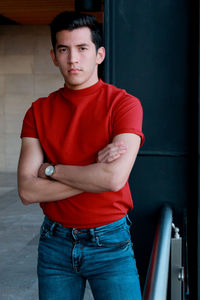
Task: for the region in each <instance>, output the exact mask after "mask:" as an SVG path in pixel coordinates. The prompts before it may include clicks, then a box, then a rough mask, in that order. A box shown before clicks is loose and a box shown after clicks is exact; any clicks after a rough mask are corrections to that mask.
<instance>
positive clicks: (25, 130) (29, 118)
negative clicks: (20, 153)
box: [21, 107, 38, 138]
mask: <svg viewBox="0 0 200 300" xmlns="http://www.w3.org/2000/svg"><path fill="white" fill-rule="evenodd" d="M23 137H33V138H38V134H37V129H36V126H35V120H34V115H33V108H32V107H30V108H29V110H28V111H27V112H26V114H25V117H24V121H23V125H22V131H21V138H23Z"/></svg>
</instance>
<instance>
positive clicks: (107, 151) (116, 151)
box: [97, 142, 127, 163]
mask: <svg viewBox="0 0 200 300" xmlns="http://www.w3.org/2000/svg"><path fill="white" fill-rule="evenodd" d="M126 150H127V146H126V145H125V144H124V143H123V142H115V143H111V144H108V145H107V146H106V147H105V148H103V149H102V150H100V151H99V152H98V155H97V162H98V163H110V162H112V161H114V160H116V159H118V158H119V157H120V156H121V155H123V154H124V153H125V152H126Z"/></svg>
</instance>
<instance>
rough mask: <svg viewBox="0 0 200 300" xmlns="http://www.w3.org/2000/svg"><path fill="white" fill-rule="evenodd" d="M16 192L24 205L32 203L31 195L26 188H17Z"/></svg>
mask: <svg viewBox="0 0 200 300" xmlns="http://www.w3.org/2000/svg"><path fill="white" fill-rule="evenodd" d="M18 194H19V197H20V199H21V202H22V203H23V204H24V205H29V204H31V203H33V201H31V197H30V195H29V193H28V192H27V191H26V190H24V189H23V188H18Z"/></svg>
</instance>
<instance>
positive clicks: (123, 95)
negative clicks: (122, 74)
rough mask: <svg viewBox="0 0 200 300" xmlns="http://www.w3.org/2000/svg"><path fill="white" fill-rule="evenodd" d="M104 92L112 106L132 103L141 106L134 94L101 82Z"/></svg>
mask: <svg viewBox="0 0 200 300" xmlns="http://www.w3.org/2000/svg"><path fill="white" fill-rule="evenodd" d="M102 87H103V89H104V93H105V94H106V96H107V97H108V98H109V100H110V102H111V103H112V104H113V105H114V106H116V105H117V106H118V105H123V104H124V105H132V106H138V107H142V105H141V101H140V100H139V99H138V98H137V97H136V96H134V95H132V94H130V93H128V92H127V91H126V90H125V89H121V88H118V87H116V86H115V85H112V84H109V83H105V82H103V83H102Z"/></svg>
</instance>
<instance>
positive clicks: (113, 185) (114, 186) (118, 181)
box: [110, 175, 126, 192]
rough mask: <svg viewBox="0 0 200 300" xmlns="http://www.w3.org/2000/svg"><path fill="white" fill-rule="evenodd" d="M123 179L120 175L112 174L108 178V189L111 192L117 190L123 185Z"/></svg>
mask: <svg viewBox="0 0 200 300" xmlns="http://www.w3.org/2000/svg"><path fill="white" fill-rule="evenodd" d="M125 183H126V182H125V181H124V180H123V179H122V178H120V176H116V175H113V176H112V178H111V180H110V190H111V191H112V192H119V191H120V190H121V189H122V188H123V187H124V185H125Z"/></svg>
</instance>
